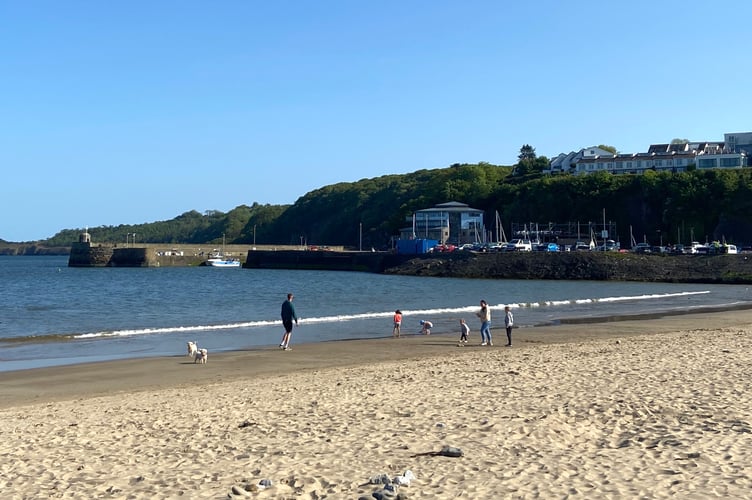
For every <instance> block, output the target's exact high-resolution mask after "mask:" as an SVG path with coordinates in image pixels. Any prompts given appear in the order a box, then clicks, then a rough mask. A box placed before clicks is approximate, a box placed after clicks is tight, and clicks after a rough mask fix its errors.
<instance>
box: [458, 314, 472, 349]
mask: <svg viewBox="0 0 752 500" xmlns="http://www.w3.org/2000/svg"><path fill="white" fill-rule="evenodd" d="M468 333H470V326H469V325H468V324H467V323H465V320H464V319H461V320H460V343H459V344H457V345H463V344H467V334H468Z"/></svg>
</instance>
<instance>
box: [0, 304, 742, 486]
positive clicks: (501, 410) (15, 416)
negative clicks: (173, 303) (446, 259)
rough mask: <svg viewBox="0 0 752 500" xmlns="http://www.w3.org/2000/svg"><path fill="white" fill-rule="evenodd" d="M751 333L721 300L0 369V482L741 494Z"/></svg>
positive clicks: (3, 483) (35, 484)
mask: <svg viewBox="0 0 752 500" xmlns="http://www.w3.org/2000/svg"><path fill="white" fill-rule="evenodd" d="M751 334H752V312H750V311H733V312H723V313H715V314H697V315H687V316H681V317H671V318H662V319H652V320H640V321H622V322H615V323H601V324H590V325H562V326H558V327H547V328H535V329H526V330H524V331H523V329H520V330H516V331H515V345H514V347H512V348H505V347H498V346H494V347H480V346H477V345H472V343H471V346H469V347H463V348H460V347H457V338H456V337H458V335H457V336H451V337H449V336H434V335H432V336H430V337H411V338H402V339H391V338H389V339H382V340H374V341H350V342H334V343H327V344H310V345H305V344H296V345H295V346H294V350H293V351H290V352H283V351H279V350H272V349H261V350H255V351H247V352H234V353H228V354H224V355H212V354H211V353H210V355H209V362H208V364H207V365H194V364H193V363H192V362H190V361H189V360H188V359H187V358H185V357H180V356H175V357H170V358H158V359H146V360H129V361H124V362H112V363H100V364H92V365H80V366H74V367H60V368H54V369H43V370H30V371H23V372H13V373H0V407H2V408H0V431H2V440H1V441H0V491H2V495H3V498H34V499H38V498H123V499H125V498H177V497H183V498H228V496H230V497H232V498H235V497H237V498H242V496H241V495H240V494H242V495H247V496H249V497H253V498H332V499H334V498H342V499H356V498H359V497H370V495H371V493H372V492H374V491H377V490H380V486H377V485H373V484H366V483H368V481H369V479H370V478H371V477H374V476H377V475H380V474H386V475H388V476H389V477H394V476H397V475H399V474H402V473H404V472H405V471H406V470H410V471H411V472H412V473H413V474H414V475H415V479H414V480H412V482H411V483H410V485H409V486H402V487H400V488H398V492H399V493H401V494H402V495H403V497H406V498H454V497H463V498H570V497H574V498H663V497H674V498H682V499H684V498H697V499H705V498H709V497H731V498H745V497H749V496H750V493H752V480H751V479H750V478H751V477H752V457H751V456H750V455H751V454H752V442H751V441H750V438H751V436H752V408H751V406H752V405H751V403H750V402H751V401H752V399H751V398H750V395H749V383H750V375H749V369H750V368H749V367H750V365H751V361H752V350H751V349H750V339H751V338H752V336H751ZM494 336H495V339H496V340H497V343H498V344H502V345H503V343H504V342H503V341H502V337H503V332H502V331H501V330H500V329H497V330H494ZM478 337H479V336H478V334H477V332H473V334H472V336H471V339H472V340H473V342H474V343H475V344H477V343H478V342H479V338H478ZM180 350H182V346H176V351H180ZM443 446H452V447H457V448H460V449H461V450H462V452H463V456H462V457H459V458H454V457H447V456H441V455H436V454H435V452H437V451H439V450H441V448H442V447H443ZM262 479H269V480H271V482H272V486H271V487H270V488H267V489H263V490H260V491H250V492H249V491H245V489H244V488H245V487H247V488H249V489H253V488H252V486H255V485H256V484H257V483H258V482H259V481H260V480H262ZM233 487H234V490H235V491H236V492H237V493H238V495H235V494H233Z"/></svg>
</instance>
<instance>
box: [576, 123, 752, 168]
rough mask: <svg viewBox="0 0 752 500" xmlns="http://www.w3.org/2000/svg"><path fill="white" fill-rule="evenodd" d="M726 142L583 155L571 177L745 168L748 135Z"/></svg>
mask: <svg viewBox="0 0 752 500" xmlns="http://www.w3.org/2000/svg"><path fill="white" fill-rule="evenodd" d="M725 138H726V139H731V140H730V141H729V142H688V143H680V144H651V145H650V147H649V148H648V152H647V153H632V154H616V155H614V154H611V153H608V154H598V155H595V156H583V157H582V158H580V159H579V160H577V161H576V162H575V163H574V174H576V175H588V174H592V173H594V172H608V173H610V174H643V173H645V172H646V171H648V170H653V171H655V172H661V171H666V172H685V171H686V170H687V169H688V168H689V166H690V165H694V166H695V167H697V168H698V169H711V168H742V167H745V166H747V164H748V163H747V162H748V157H749V154H748V153H747V152H748V151H749V152H752V132H749V133H743V134H726V135H725Z"/></svg>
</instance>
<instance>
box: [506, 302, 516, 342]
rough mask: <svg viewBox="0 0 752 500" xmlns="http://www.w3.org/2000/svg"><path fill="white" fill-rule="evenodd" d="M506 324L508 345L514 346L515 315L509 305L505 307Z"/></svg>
mask: <svg viewBox="0 0 752 500" xmlns="http://www.w3.org/2000/svg"><path fill="white" fill-rule="evenodd" d="M504 326H505V327H506V329H507V347H512V326H514V315H513V314H512V310H511V309H510V308H509V306H506V307H505V308H504Z"/></svg>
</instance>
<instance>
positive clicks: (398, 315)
mask: <svg viewBox="0 0 752 500" xmlns="http://www.w3.org/2000/svg"><path fill="white" fill-rule="evenodd" d="M401 326H402V311H400V310H399V309H397V310H396V311H394V327H393V328H392V337H396V338H399V336H400V327H401Z"/></svg>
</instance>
